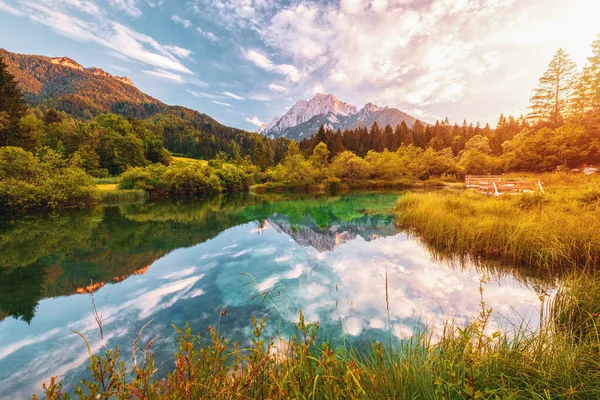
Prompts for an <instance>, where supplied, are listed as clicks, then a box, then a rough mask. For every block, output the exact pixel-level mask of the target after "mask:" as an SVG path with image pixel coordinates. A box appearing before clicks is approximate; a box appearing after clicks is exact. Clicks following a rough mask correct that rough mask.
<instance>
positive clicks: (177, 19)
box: [171, 15, 192, 28]
mask: <svg viewBox="0 0 600 400" xmlns="http://www.w3.org/2000/svg"><path fill="white" fill-rule="evenodd" d="M171 20H172V21H174V22H175V23H178V24H181V25H183V26H184V27H185V28H189V27H191V26H192V21H190V20H189V19H183V18H181V17H180V16H179V15H173V16H172V17H171Z"/></svg>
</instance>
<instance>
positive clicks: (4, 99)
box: [0, 56, 27, 146]
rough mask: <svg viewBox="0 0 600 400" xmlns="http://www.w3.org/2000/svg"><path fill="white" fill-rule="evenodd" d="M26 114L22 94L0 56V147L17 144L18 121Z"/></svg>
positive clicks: (25, 104)
mask: <svg viewBox="0 0 600 400" xmlns="http://www.w3.org/2000/svg"><path fill="white" fill-rule="evenodd" d="M26 112H27V103H26V102H25V99H24V98H23V93H22V92H21V90H20V89H19V88H18V87H17V81H16V80H15V78H14V76H12V74H11V73H10V72H8V67H7V65H6V64H5V63H4V60H3V58H2V57H1V56H0V146H9V145H16V144H18V139H19V120H20V119H21V118H22V117H23V116H25V113H26Z"/></svg>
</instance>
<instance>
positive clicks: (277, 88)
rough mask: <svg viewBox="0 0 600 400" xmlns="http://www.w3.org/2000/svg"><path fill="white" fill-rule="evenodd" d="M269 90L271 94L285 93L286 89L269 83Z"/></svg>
mask: <svg viewBox="0 0 600 400" xmlns="http://www.w3.org/2000/svg"><path fill="white" fill-rule="evenodd" d="M269 90H271V91H273V92H285V91H286V90H287V88H285V87H283V86H281V85H277V84H275V83H271V84H270V85H269Z"/></svg>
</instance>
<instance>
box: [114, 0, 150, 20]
mask: <svg viewBox="0 0 600 400" xmlns="http://www.w3.org/2000/svg"><path fill="white" fill-rule="evenodd" d="M108 3H109V4H110V5H111V6H113V7H114V8H116V9H117V10H120V11H123V12H124V13H125V14H127V15H129V16H130V17H133V18H139V17H141V16H142V15H143V14H142V10H140V9H139V7H138V5H137V3H136V0H108Z"/></svg>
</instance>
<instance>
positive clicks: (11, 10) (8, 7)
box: [0, 0, 23, 16]
mask: <svg viewBox="0 0 600 400" xmlns="http://www.w3.org/2000/svg"><path fill="white" fill-rule="evenodd" d="M0 11H6V12H7V13H9V14H13V15H16V16H21V15H23V12H22V11H20V10H17V9H16V8H14V7H13V6H11V5H9V4H6V3H5V2H4V1H2V0H0Z"/></svg>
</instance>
